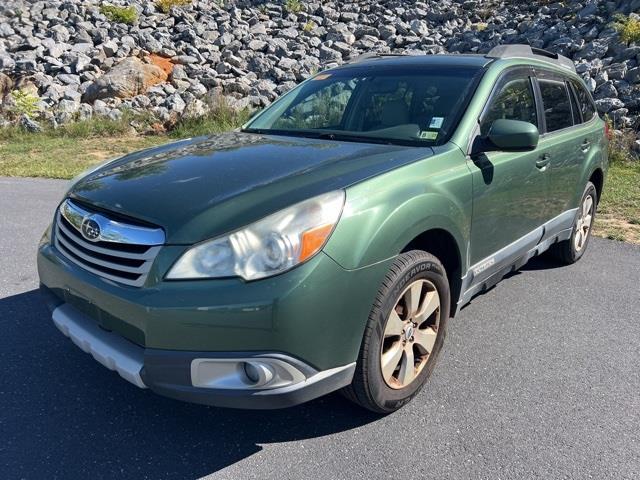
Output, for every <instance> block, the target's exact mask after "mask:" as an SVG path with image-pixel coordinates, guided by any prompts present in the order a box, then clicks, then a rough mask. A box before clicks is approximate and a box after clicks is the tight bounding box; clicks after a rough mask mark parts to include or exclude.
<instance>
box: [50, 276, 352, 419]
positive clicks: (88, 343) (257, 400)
mask: <svg viewBox="0 0 640 480" xmlns="http://www.w3.org/2000/svg"><path fill="white" fill-rule="evenodd" d="M42 290H43V294H44V295H45V296H47V297H48V299H49V302H50V301H51V293H50V292H49V291H48V290H47V289H46V287H42ZM54 302H55V301H54ZM52 318H53V321H54V323H55V325H56V327H58V329H59V330H60V331H61V332H62V333H64V334H65V335H66V336H67V337H69V338H70V339H71V340H72V341H73V343H75V344H76V345H77V346H78V347H80V348H81V349H82V350H83V351H85V352H86V353H89V354H90V355H91V356H92V357H93V358H94V359H95V360H97V361H98V362H99V363H101V364H102V365H104V366H105V367H107V368H109V369H110V370H114V371H116V372H117V373H118V374H119V375H120V376H121V377H122V378H124V379H125V380H127V381H129V382H131V383H132V384H134V385H135V386H137V387H139V388H150V389H151V390H153V391H154V392H156V393H159V394H161V395H164V396H167V397H171V398H176V399H178V400H184V401H189V402H195V403H202V404H206V405H215V406H219V407H232V408H259V409H269V408H284V407H290V406H293V405H297V404H300V403H303V402H307V401H309V400H312V399H314V398H317V397H320V396H322V395H325V394H327V393H329V392H332V391H334V390H338V389H340V388H342V387H345V386H347V385H349V384H350V383H351V379H352V377H353V372H354V370H355V363H351V364H348V365H344V366H342V367H336V368H333V369H330V370H326V371H321V372H319V371H317V370H315V369H314V368H312V367H310V366H309V365H306V364H304V363H303V362H301V361H300V360H298V359H295V358H293V357H289V356H287V355H282V354H277V353H269V352H229V353H226V354H223V355H220V354H217V355H215V354H211V353H205V352H179V351H169V350H154V349H145V348H142V347H140V346H138V345H135V344H133V343H131V342H129V341H128V340H125V339H124V338H122V337H121V336H120V335H118V334H115V333H113V332H108V331H106V330H103V329H101V328H100V327H98V326H97V325H96V324H95V322H94V321H92V320H91V319H90V318H88V317H87V316H85V315H83V314H82V313H81V312H79V311H78V310H76V309H75V308H74V307H72V306H71V305H69V304H65V303H63V304H60V305H57V306H55V308H54V310H53V312H52ZM240 359H243V360H244V359H246V360H256V361H269V360H277V361H278V362H279V363H282V364H285V365H290V366H291V368H292V369H295V370H296V371H298V372H301V373H302V376H301V377H300V378H298V379H297V381H295V382H294V383H291V384H289V385H287V386H281V387H276V388H249V387H247V388H203V387H195V386H194V383H196V382H195V381H194V378H193V375H194V368H193V366H194V365H195V364H196V362H199V361H200V362H201V361H205V362H206V361H209V362H211V361H213V362H218V361H224V362H233V363H234V364H235V362H236V360H240Z"/></svg>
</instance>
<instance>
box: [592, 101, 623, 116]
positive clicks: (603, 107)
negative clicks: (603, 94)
mask: <svg viewBox="0 0 640 480" xmlns="http://www.w3.org/2000/svg"><path fill="white" fill-rule="evenodd" d="M596 107H597V108H598V112H600V113H608V112H610V111H611V110H615V109H618V108H623V107H624V103H622V101H621V100H618V99H617V98H602V99H599V100H596Z"/></svg>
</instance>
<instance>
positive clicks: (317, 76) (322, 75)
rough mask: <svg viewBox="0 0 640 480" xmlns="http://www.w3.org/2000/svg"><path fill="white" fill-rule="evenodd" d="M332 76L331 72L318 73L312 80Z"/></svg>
mask: <svg viewBox="0 0 640 480" xmlns="http://www.w3.org/2000/svg"><path fill="white" fill-rule="evenodd" d="M330 76H331V74H330V73H321V74H320V75H316V76H315V77H313V78H312V79H311V80H326V79H327V78H329V77H330Z"/></svg>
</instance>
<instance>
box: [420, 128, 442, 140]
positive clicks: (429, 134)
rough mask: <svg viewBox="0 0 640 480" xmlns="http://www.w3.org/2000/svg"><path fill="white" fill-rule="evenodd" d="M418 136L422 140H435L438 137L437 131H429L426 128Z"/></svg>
mask: <svg viewBox="0 0 640 480" xmlns="http://www.w3.org/2000/svg"><path fill="white" fill-rule="evenodd" d="M420 138H422V139H424V140H435V139H436V138H438V132H430V131H428V130H423V131H421V132H420Z"/></svg>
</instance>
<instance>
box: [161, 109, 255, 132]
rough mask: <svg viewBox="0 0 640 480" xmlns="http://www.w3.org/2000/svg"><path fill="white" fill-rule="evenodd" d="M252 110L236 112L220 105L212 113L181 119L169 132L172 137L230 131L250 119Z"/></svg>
mask: <svg viewBox="0 0 640 480" xmlns="http://www.w3.org/2000/svg"><path fill="white" fill-rule="evenodd" d="M250 116H251V112H250V111H249V110H242V111H240V112H235V111H234V110H232V109H230V108H228V107H224V106H223V107H219V108H216V109H215V110H213V111H212V112H211V113H209V114H207V115H205V116H203V117H198V118H190V119H182V120H180V121H179V122H178V123H177V124H176V125H175V126H174V127H173V128H172V129H171V132H170V133H169V136H171V137H172V138H189V137H199V136H200V135H208V134H212V133H221V132H228V131H230V130H233V129H235V128H238V127H239V126H240V125H242V124H243V123H245V122H246V121H247V120H249V117H250Z"/></svg>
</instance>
